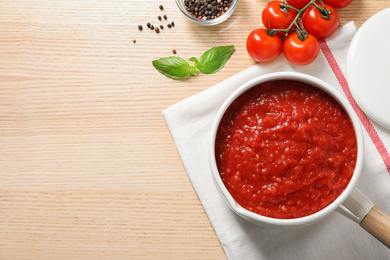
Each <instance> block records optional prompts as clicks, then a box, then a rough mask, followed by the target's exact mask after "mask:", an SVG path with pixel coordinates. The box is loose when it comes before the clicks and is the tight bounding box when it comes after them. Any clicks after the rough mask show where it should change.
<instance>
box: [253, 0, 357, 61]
mask: <svg viewBox="0 0 390 260" xmlns="http://www.w3.org/2000/svg"><path fill="white" fill-rule="evenodd" d="M352 1H353V0H319V1H318V0H284V1H271V2H269V3H268V4H267V5H266V6H265V7H264V9H263V12H262V16H261V18H262V22H263V26H264V27H263V28H258V29H255V30H253V31H252V32H251V33H250V34H249V36H248V38H247V42H246V48H247V51H248V54H249V55H250V56H251V57H252V59H254V60H255V61H257V62H271V61H273V60H275V59H276V58H277V57H278V56H279V55H280V54H281V53H282V51H283V53H284V55H285V57H286V58H287V60H288V61H290V62H291V63H293V64H297V65H307V64H310V63H312V62H313V61H314V60H315V59H316V58H317V56H318V54H319V53H320V44H319V41H318V39H321V38H326V37H328V36H330V35H332V34H333V33H334V32H335V31H336V30H337V27H338V25H339V15H338V13H337V11H336V9H335V8H344V7H346V6H348V5H349V4H350V3H351V2H352ZM298 18H301V20H299V21H298ZM299 23H300V24H299ZM302 26H303V28H301V27H302Z"/></svg>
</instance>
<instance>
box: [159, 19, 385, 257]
mask: <svg viewBox="0 0 390 260" xmlns="http://www.w3.org/2000/svg"><path fill="white" fill-rule="evenodd" d="M355 32H356V27H355V25H354V23H353V22H350V23H348V24H346V25H344V26H342V27H340V28H339V29H338V31H337V32H336V33H335V34H334V35H332V36H331V37H330V38H328V39H327V40H326V42H322V44H321V48H322V51H321V53H320V55H319V57H318V58H317V60H316V61H315V62H314V63H312V64H310V65H309V66H303V67H301V66H294V65H291V64H290V63H289V62H287V60H286V59H285V58H284V56H283V55H281V57H279V58H278V59H277V60H276V61H274V62H271V63H268V64H257V65H254V66H252V67H250V68H248V69H246V70H244V71H242V72H240V73H238V74H236V75H234V76H232V77H231V78H229V79H227V80H225V81H223V82H220V83H219V84H217V85H215V86H212V87H210V88H208V89H207V90H205V91H203V92H201V93H198V94H197V95H194V96H192V97H189V98H187V99H185V100H183V101H181V102H179V103H177V104H175V105H173V106H171V107H169V108H167V109H166V110H164V111H163V115H164V117H165V120H166V123H167V125H168V128H169V130H170V132H171V135H172V137H173V140H174V142H175V145H176V147H177V150H178V152H179V155H180V157H181V160H182V162H183V164H184V167H185V169H186V172H187V174H188V177H189V179H190V181H191V183H192V185H193V187H194V189H195V191H196V193H197V195H198V197H199V199H200V201H201V203H202V205H203V207H204V209H205V211H206V213H207V215H208V217H209V219H210V222H211V224H212V226H213V228H214V230H215V232H216V234H217V236H218V239H219V241H220V242H221V245H222V247H223V249H224V251H225V254H226V256H227V258H228V259H239V260H242V259H343V260H346V259H354V260H355V259H390V251H389V250H388V249H387V248H386V247H385V246H383V245H382V244H381V243H380V242H378V241H377V240H376V239H374V238H373V237H372V236H371V235H370V234H368V233H367V232H366V231H365V230H363V229H362V228H361V227H359V225H358V224H356V223H355V222H353V221H351V220H350V219H348V218H346V217H344V216H342V215H341V214H339V213H337V212H334V213H332V214H331V215H330V216H328V217H326V218H325V219H324V220H322V221H320V222H318V223H316V224H313V225H310V226H309V227H305V228H297V229H289V230H275V229H266V228H260V227H258V226H255V225H253V224H251V223H249V222H247V221H245V220H243V219H241V218H240V217H239V216H237V215H236V214H235V213H234V212H233V211H231V210H230V208H229V207H228V206H227V204H226V203H225V201H224V200H223V199H222V197H221V195H220V194H219V193H218V191H217V189H216V187H215V186H214V183H213V180H212V177H211V172H210V167H209V159H208V153H209V151H208V147H209V145H208V143H209V142H210V130H211V125H212V122H213V120H214V117H215V115H216V113H217V110H218V109H219V107H220V106H221V105H222V103H223V101H224V100H225V99H226V98H227V97H228V96H229V95H230V94H231V93H232V92H233V91H234V90H235V89H236V88H238V87H239V86H240V85H242V84H243V83H244V82H247V81H248V80H250V79H252V78H254V77H257V76H259V75H263V74H266V73H270V72H276V71H297V72H302V73H306V74H310V75H313V76H315V77H317V78H320V79H322V80H324V81H326V82H328V83H329V84H330V85H332V86H334V87H335V88H336V89H338V90H339V91H340V92H341V93H343V94H344V92H343V89H342V85H343V84H344V85H345V82H343V81H342V80H343V75H342V74H341V73H343V72H345V67H346V56H347V51H348V47H349V44H350V41H351V40H352V37H353V36H354V34H355ZM324 53H325V54H324ZM332 58H334V59H335V60H333V61H332ZM335 62H336V63H335ZM329 64H331V66H330V65H329ZM340 69H341V70H340ZM338 70H339V71H338ZM336 75H338V78H337V77H336ZM339 81H340V82H341V83H342V84H341V85H340V82H339ZM344 95H345V94H344ZM347 96H348V95H347ZM352 101H353V100H352ZM360 116H361V118H362V120H363V122H362V123H363V124H364V125H365V126H366V127H367V129H368V131H366V130H364V137H365V143H366V150H365V155H366V157H365V161H364V168H365V169H364V171H363V173H362V176H361V178H360V180H359V182H358V184H357V187H358V188H359V189H360V190H361V191H362V192H363V193H364V194H365V195H366V196H367V197H368V198H370V199H371V200H372V201H373V202H374V203H375V204H376V205H377V206H378V207H380V208H381V209H382V210H384V211H386V212H389V213H390V199H389V198H390V176H389V171H388V169H387V168H386V165H385V162H387V165H389V164H390V161H389V158H390V156H389V153H388V151H390V149H389V148H390V130H387V129H384V128H381V127H379V126H378V125H375V124H374V123H372V122H370V121H368V120H367V119H366V121H364V114H363V115H360ZM368 133H370V134H371V136H370V135H369V134H368ZM372 138H374V141H373V139H372ZM378 149H379V151H378ZM386 156H387V157H386ZM205 257H206V258H207V256H205Z"/></svg>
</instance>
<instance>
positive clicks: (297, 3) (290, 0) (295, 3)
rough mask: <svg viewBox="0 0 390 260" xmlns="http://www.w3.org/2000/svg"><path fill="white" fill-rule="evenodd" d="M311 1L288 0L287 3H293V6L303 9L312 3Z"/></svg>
mask: <svg viewBox="0 0 390 260" xmlns="http://www.w3.org/2000/svg"><path fill="white" fill-rule="evenodd" d="M310 1H311V0H287V4H289V5H291V6H292V7H295V8H296V9H302V8H303V7H305V6H306V5H307V4H308V3H310Z"/></svg>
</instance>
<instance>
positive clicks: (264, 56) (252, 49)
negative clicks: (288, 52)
mask: <svg viewBox="0 0 390 260" xmlns="http://www.w3.org/2000/svg"><path fill="white" fill-rule="evenodd" d="M282 47H283V43H282V40H281V39H280V37H279V36H277V35H273V36H269V35H268V33H267V30H266V29H264V28H258V29H255V30H253V31H252V32H251V33H250V34H249V35H248V38H247V40H246V50H247V51H248V54H249V56H251V57H252V59H254V60H255V61H257V62H270V61H273V60H275V59H276V58H277V57H278V56H279V55H280V53H282Z"/></svg>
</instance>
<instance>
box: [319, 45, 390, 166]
mask: <svg viewBox="0 0 390 260" xmlns="http://www.w3.org/2000/svg"><path fill="white" fill-rule="evenodd" d="M320 46H321V50H322V52H323V53H324V55H325V58H326V60H327V61H328V63H329V65H330V67H331V68H332V71H333V73H334V74H335V76H336V78H337V80H338V81H339V83H340V85H341V87H342V88H343V91H344V93H345V95H346V96H347V99H348V101H349V103H351V105H352V107H353V109H354V110H355V112H356V114H357V116H358V117H359V119H360V121H361V122H362V124H363V126H364V128H365V129H366V131H367V133H368V135H369V136H370V138H371V140H372V141H373V142H374V145H375V147H376V149H377V150H378V152H379V154H380V155H381V157H382V160H383V162H384V163H385V166H386V168H387V171H388V172H389V173H390V155H389V152H388V151H387V149H386V147H385V146H384V145H383V142H382V140H381V138H380V137H379V135H378V133H377V132H376V130H375V128H374V126H373V125H372V124H371V122H370V120H369V119H368V117H367V116H366V114H365V113H364V112H363V111H362V110H361V109H360V107H359V106H358V104H357V103H356V101H355V99H354V98H353V96H352V93H351V91H350V89H349V86H348V82H347V79H346V78H345V76H344V74H343V72H342V71H341V69H340V67H339V65H338V63H337V61H336V59H335V57H334V56H333V53H332V51H331V50H330V48H329V46H328V44H327V43H326V41H325V40H323V39H321V40H320Z"/></svg>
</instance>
